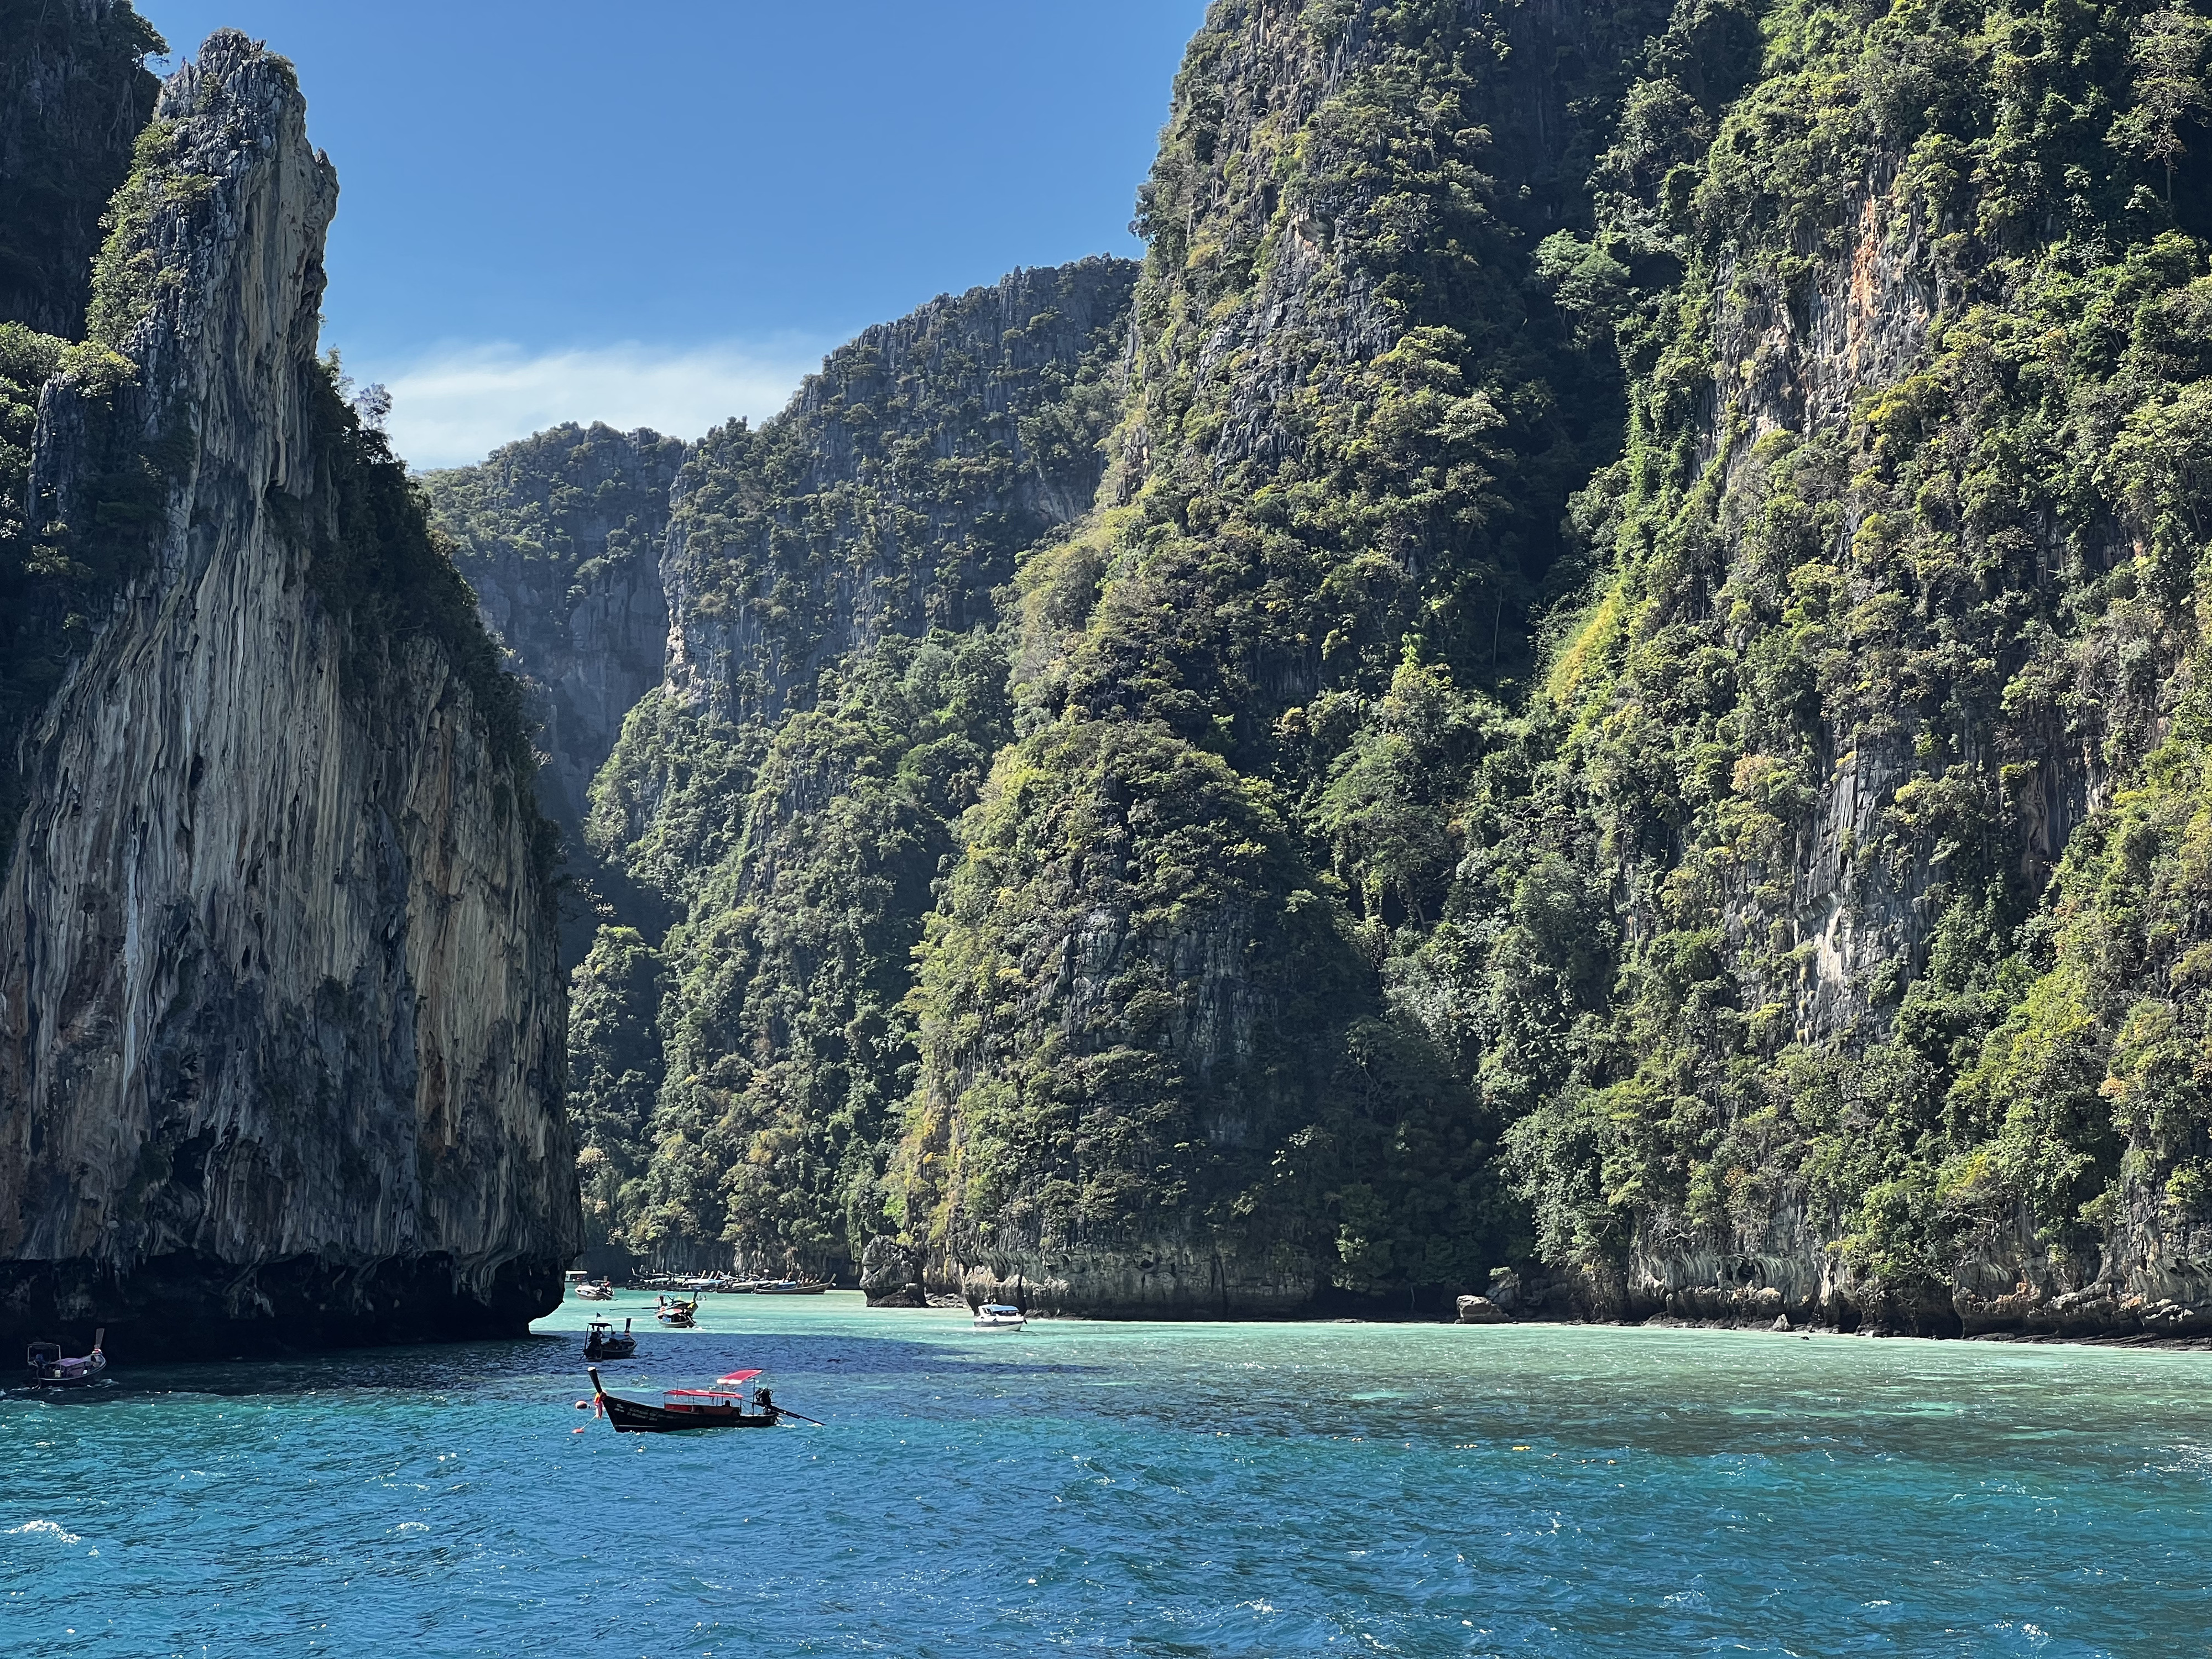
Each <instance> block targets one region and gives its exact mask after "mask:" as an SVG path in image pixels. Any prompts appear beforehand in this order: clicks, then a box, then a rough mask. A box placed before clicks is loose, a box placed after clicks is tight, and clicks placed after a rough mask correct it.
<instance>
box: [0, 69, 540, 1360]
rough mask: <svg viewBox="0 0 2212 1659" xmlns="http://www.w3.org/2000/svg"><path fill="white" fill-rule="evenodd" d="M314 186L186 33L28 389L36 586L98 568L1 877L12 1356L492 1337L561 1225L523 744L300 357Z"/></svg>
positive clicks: (37, 747)
mask: <svg viewBox="0 0 2212 1659" xmlns="http://www.w3.org/2000/svg"><path fill="white" fill-rule="evenodd" d="M336 202H337V181H336V178H335V175H334V174H333V173H332V171H331V167H330V165H329V163H328V161H326V160H325V159H324V158H323V157H322V156H321V155H319V154H318V153H317V152H315V151H314V150H313V149H311V147H310V146H309V144H308V143H307V136H306V127H305V105H304V102H303V100H302V99H301V95H300V93H299V90H298V88H297V86H296V85H295V81H294V77H293V75H292V71H291V70H290V67H289V65H288V64H286V63H285V62H284V61H283V59H282V58H277V57H275V56H273V55H272V54H270V53H269V52H266V51H264V50H263V49H262V48H261V47H259V46H256V45H255V44H254V43H252V42H251V41H249V40H246V38H245V37H244V36H242V35H240V34H237V33H230V32H223V33H217V34H216V35H214V36H212V37H211V38H210V40H208V42H207V43H206V45H205V46H204V47H203V48H202V50H201V52H200V53H199V55H198V58H197V61H195V62H192V63H189V64H186V65H185V67H184V68H182V69H181V70H179V71H178V72H177V74H176V75H175V76H173V77H172V78H171V80H170V81H169V82H167V85H166V86H165V87H164V88H162V90H161V98H160V101H159V105H158V107H157V108H156V110H155V118H154V124H153V125H152V126H151V127H149V129H148V131H147V133H146V134H145V135H144V136H143V137H141V138H140V140H139V143H138V162H137V169H136V170H135V171H134V173H133V175H132V177H131V180H130V182H129V183H128V184H126V185H125V188H124V190H123V191H122V192H121V194H120V195H118V198H117V203H116V208H115V216H116V223H115V228H114V230H113V231H112V234H111V237H110V240H109V243H108V246H107V248H106V252H104V253H103V255H102V258H101V261H100V276H99V282H98V292H97V293H96V295H95V298H94V304H93V307H92V313H93V316H92V328H93V331H94V336H95V338H94V340H93V341H91V342H88V343H87V344H86V345H85V346H82V347H79V348H73V349H72V350H71V353H70V356H69V357H68V358H67V359H66V360H65V362H64V368H63V371H62V373H61V374H58V376H57V377H56V378H54V379H53V380H50V381H49V382H48V383H47V384H46V386H45V388H44V390H43V392H42V393H41V395H40V404H39V423H38V431H37V435H36V441H35V445H34V453H33V460H32V477H31V489H32V493H33V499H34V500H35V501H36V502H37V504H38V507H39V511H38V513H37V515H36V518H35V520H34V522H35V523H37V524H39V525H41V526H46V530H45V532H44V541H43V542H42V544H41V546H42V551H41V553H40V558H41V559H42V560H43V563H41V564H40V567H39V568H63V567H64V566H67V567H70V568H82V571H84V572H87V573H90V574H86V575H85V576H84V578H83V581H82V584H81V585H80V586H79V587H77V588H76V589H75V590H72V591H73V592H74V593H75V595H76V597H75V599H73V600H72V601H71V602H72V603H73V604H75V605H79V606H80V607H82V609H81V610H80V611H79V612H78V613H77V614H76V615H75V616H73V617H72V618H71V619H70V623H69V629H70V632H68V634H67V635H66V636H65V637H67V638H68V639H69V640H70V651H69V653H68V655H67V657H66V660H65V664H64V668H63V670H62V677H61V679H60V682H59V684H58V686H57V687H56V688H55V689H54V690H53V691H52V695H51V696H50V697H49V698H48V699H47V700H46V702H45V704H44V706H43V707H42V708H40V710H39V711H38V713H37V714H36V716H35V718H34V720H33V722H32V723H31V725H30V726H29V728H28V729H27V731H25V732H23V733H22V734H21V744H20V748H19V751H18V756H17V758H18V762H19V764H20V767H21V773H22V775H23V778H24V787H25V792H26V798H27V804H26V805H24V807H23V810H22V812H21V817H20V821H19V822H18V823H17V826H16V829H15V839H14V851H13V854H12V858H11V860H10V862H9V866H8V868H7V872H6V877H5V882H4V885H0V917H4V922H0V1334H5V1335H6V1337H7V1340H15V1338H17V1337H21V1336H22V1335H23V1334H27V1333H31V1332H45V1331H48V1330H52V1329H53V1328H55V1327H56V1326H57V1324H59V1325H60V1326H62V1327H64V1328H68V1329H71V1330H75V1329H76V1328H79V1327H87V1328H88V1327H90V1326H91V1325H94V1324H96V1323H97V1324H104V1325H106V1327H107V1328H108V1332H109V1336H108V1346H109V1350H110V1352H112V1353H114V1354H116V1355H117V1356H118V1357H122V1356H125V1355H130V1356H134V1357H135V1356H140V1355H147V1354H152V1353H155V1352H226V1353H227V1352H236V1351H238V1350H240V1349H241V1348H247V1347H257V1346H258V1347H266V1346H274V1345H277V1344H289V1345H297V1346H312V1345H316V1344H324V1343H337V1342H354V1341H364V1340H398V1339H406V1338H416V1337H423V1336H459V1335H464V1334H489V1333H501V1332H515V1331H519V1330H520V1329H521V1328H522V1327H523V1324H524V1322H526V1320H527V1319H528V1318H529V1317H531V1316H533V1315H535V1314H536V1313H538V1312H539V1311H541V1310H543V1309H544V1308H545V1307H547V1306H550V1305H551V1304H552V1303H553V1302H554V1301H555V1300H556V1298H557V1297H558V1294H559V1285H560V1269H561V1267H562V1266H563V1265H564V1264H565V1263H566V1261H568V1259H569V1257H570V1256H571V1255H573V1253H574V1250H575V1249H576V1248H577V1245H578V1243H579V1233H578V1225H577V1218H576V1200H575V1191H574V1173H573V1155H572V1147H571V1145H570V1139H569V1133H568V1127H567V1124H566V1121H565V1118H564V1116H563V1113H562V1076H563V1057H562V1025H563V1001H562V986H561V981H560V978H559V975H558V966H557V963H556V951H555V939H554V923H553V917H552V915H551V913H550V885H549V883H550V872H549V871H548V868H547V865H548V862H549V860H550V845H549V838H548V835H547V831H546V829H545V826H544V824H543V823H542V821H541V820H540V819H539V818H538V815H537V813H536V811H535V810H534V808H533V805H532V793H531V763H530V758H529V746H528V743H527V740H526V732H525V730H524V728H523V726H522V725H521V721H520V713H519V709H518V708H517V707H516V702H515V693H514V690H513V685H512V684H511V682H509V681H507V679H506V678H505V677H504V676H503V675H501V673H500V672H499V671H498V669H497V665H496V659H495V655H494V653H493V651H492V647H490V645H489V642H488V641H486V639H485V638H484V636H483V633H482V631H481V629H480V628H479V626H478V625H477V623H476V620H475V618H474V616H473V613H472V611H471V608H470V606H469V604H468V597H467V592H466V590H465V587H464V586H462V585H461V584H460V582H459V580H458V579H457V577H456V576H455V575H454V573H453V570H452V568H451V566H450V565H449V564H447V562H445V561H444V560H443V559H442V558H441V556H439V555H438V553H437V552H436V550H435V548H434V547H433V545H432V544H431V542H430V539H429V535H428V529H427V526H425V525H424V523H423V520H422V513H421V508H420V507H419V504H418V503H417V501H416V498H415V497H414V496H413V495H412V494H411V493H410V490H409V489H408V486H407V485H406V483H405V479H404V471H403V469H402V468H401V467H400V465H399V464H398V462H397V461H396V460H394V459H392V457H391V455H390V454H389V453H388V451H387V450H386V449H385V447H384V446H383V442H382V440H381V438H380V436H379V435H376V434H374V433H373V432H369V431H366V430H364V429H363V428H362V427H361V425H360V424H359V422H358V421H357V420H356V417H355V416H354V415H353V414H352V412H351V411H350V410H348V409H347V408H346V407H345V405H344V404H343V403H342V402H341V401H340V400H339V398H338V397H337V392H336V390H335V388H334V386H333V385H332V382H331V377H330V375H329V374H328V373H327V372H326V371H325V368H324V367H323V366H322V365H321V364H320V363H319V362H318V361H317V359H316V356H315V348H316V328H317V320H318V317H317V313H318V307H319V301H320V299H321V295H322V290H323V282H324V278H323V268H322V250H323V238H324V232H325V228H326V226H327V225H328V223H329V222H330V219H331V214H332V212H333V210H334V209H335V206H336ZM118 502H120V503H122V505H123V507H127V508H128V509H129V510H128V511H127V512H125V511H122V510H121V509H119V508H118V507H117V505H116V504H117V503H118ZM94 576H98V577H100V580H98V581H95V580H94Z"/></svg>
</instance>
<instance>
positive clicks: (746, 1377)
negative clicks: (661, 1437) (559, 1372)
mask: <svg viewBox="0 0 2212 1659" xmlns="http://www.w3.org/2000/svg"><path fill="white" fill-rule="evenodd" d="M585 1375H586V1376H589V1377H590V1378H591V1379H592V1399H593V1402H594V1403H595V1404H596V1405H597V1407H599V1414H600V1415H601V1416H603V1417H605V1419H607V1421H608V1422H610V1423H611V1424H613V1425H615V1432H616V1433H617V1434H669V1433H673V1432H676V1431H679V1430H684V1429H772V1428H774V1427H775V1425H776V1424H777V1422H778V1421H780V1420H781V1418H782V1416H783V1413H782V1412H781V1411H780V1410H778V1409H777V1408H776V1407H775V1404H774V1402H773V1401H769V1400H768V1399H767V1398H765V1397H763V1400H762V1401H761V1405H762V1407H763V1409H761V1410H758V1411H749V1410H747V1409H746V1406H747V1401H746V1398H745V1395H744V1394H742V1393H740V1392H738V1391H737V1389H735V1388H734V1387H725V1388H714V1389H669V1390H668V1391H667V1392H666V1393H665V1395H662V1396H661V1403H660V1404H659V1405H658V1406H656V1405H654V1404H653V1403H652V1402H651V1401H645V1400H629V1399H625V1398H624V1397H623V1395H618V1394H609V1393H608V1392H607V1391H606V1389H605V1387H604V1386H602V1385H601V1383H600V1382H599V1368H598V1367H597V1366H595V1365H594V1366H589V1367H586V1370H585ZM759 1375H760V1373H759V1372H758V1371H733V1372H732V1373H731V1374H730V1375H729V1376H726V1377H723V1378H722V1379H721V1381H722V1382H723V1383H726V1384H732V1385H734V1384H738V1383H748V1382H750V1381H751V1380H752V1379H753V1378H754V1377H756V1376H759Z"/></svg>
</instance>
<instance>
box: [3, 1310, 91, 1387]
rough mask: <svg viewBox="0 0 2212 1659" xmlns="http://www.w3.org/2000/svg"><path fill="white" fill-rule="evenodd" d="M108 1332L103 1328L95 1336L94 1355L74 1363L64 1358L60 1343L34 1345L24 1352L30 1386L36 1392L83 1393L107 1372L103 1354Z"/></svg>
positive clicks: (84, 1356) (35, 1343)
mask: <svg viewBox="0 0 2212 1659" xmlns="http://www.w3.org/2000/svg"><path fill="white" fill-rule="evenodd" d="M106 1336H107V1328H106V1326H104V1325H103V1326H101V1327H100V1329H98V1330H96V1331H94V1333H93V1334H92V1352H90V1353H88V1354H81V1355H79V1356H78V1357H77V1358H75V1359H65V1358H63V1357H62V1345H61V1344H60V1343H58V1342H33V1344H31V1346H29V1347H27V1348H26V1349H25V1350H24V1351H23V1363H24V1364H26V1365H27V1366H28V1367H29V1368H30V1372H31V1386H32V1387H33V1388H34V1389H81V1388H82V1387H83V1386H84V1385H85V1384H86V1383H89V1382H92V1381H93V1380H94V1378H96V1377H97V1376H99V1375H100V1373H101V1372H102V1371H104V1370H106V1369H107V1356H106V1353H104V1352H101V1350H100V1343H101V1342H102V1341H104V1340H106Z"/></svg>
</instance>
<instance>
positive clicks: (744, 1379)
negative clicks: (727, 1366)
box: [714, 1371, 760, 1383]
mask: <svg viewBox="0 0 2212 1659" xmlns="http://www.w3.org/2000/svg"><path fill="white" fill-rule="evenodd" d="M759 1375H760V1373H759V1372H758V1371H732V1372H731V1373H730V1374H729V1375H728V1376H718V1377H716V1378H715V1379H714V1381H716V1382H717V1383H750V1382H751V1381H752V1380H753V1378H755V1377H757V1376H759Z"/></svg>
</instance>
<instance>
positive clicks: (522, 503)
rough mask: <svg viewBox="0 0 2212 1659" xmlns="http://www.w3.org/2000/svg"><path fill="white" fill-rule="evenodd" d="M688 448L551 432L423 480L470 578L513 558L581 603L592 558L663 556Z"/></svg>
mask: <svg viewBox="0 0 2212 1659" xmlns="http://www.w3.org/2000/svg"><path fill="white" fill-rule="evenodd" d="M683 462H684V444H683V442H682V441H681V440H679V439H676V438H664V437H662V436H661V435H659V433H657V432H653V431H650V430H648V429H647V428H639V429H638V430H636V431H635V432H617V431H616V430H615V429H614V428H612V427H610V426H607V425H605V423H604V422H599V421H594V422H592V424H591V425H590V426H589V427H580V426H578V425H576V424H575V423H574V422H567V423H564V424H562V425H560V426H556V427H549V428H547V429H546V430H544V431H543V432H539V433H535V434H533V435H531V436H530V437H527V438H524V439H521V440H520V441H517V442H514V443H511V444H506V445H503V446H501V447H500V448H498V449H495V450H494V451H492V453H491V454H490V455H489V457H487V458H486V459H484V460H483V461H482V462H480V463H478V464H477V465H475V466H464V467H451V468H447V469H445V470H442V471H432V472H425V473H423V474H422V475H421V479H422V492H423V494H424V495H426V496H427V497H428V499H429V501H430V506H431V510H432V512H433V513H434V514H435V517H436V520H437V523H438V526H439V528H440V529H441V530H442V531H444V532H446V534H447V536H449V537H450V538H452V539H453V559H454V562H455V563H457V564H459V566H460V567H461V568H462V570H463V571H464V572H465V573H474V572H477V571H482V570H489V569H490V568H494V567H495V566H497V565H499V564H501V563H502V562H507V561H509V560H513V561H519V562H522V563H525V564H532V565H535V564H544V565H545V566H547V567H548V568H549V569H550V570H551V571H556V572H558V574H559V575H560V577H561V578H562V579H563V580H565V582H566V584H567V587H568V592H565V593H564V594H563V595H562V597H563V598H567V599H571V600H574V599H580V598H581V597H582V595H581V592H580V589H581V588H582V587H583V586H585V585H586V583H587V582H588V580H589V579H590V578H591V577H592V575H594V574H597V573H596V572H594V571H593V570H592V569H591V568H590V567H591V565H592V562H593V561H594V560H599V559H607V560H617V559H623V558H628V557H630V556H634V555H635V554H636V553H637V552H639V551H640V550H644V551H646V552H647V556H653V555H657V553H658V551H659V548H658V543H659V538H660V535H661V533H662V532H664V531H665V529H666V527H667V520H668V491H669V487H670V486H671V484H673V483H675V481H676V472H677V469H678V467H679V466H681V465H683Z"/></svg>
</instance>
